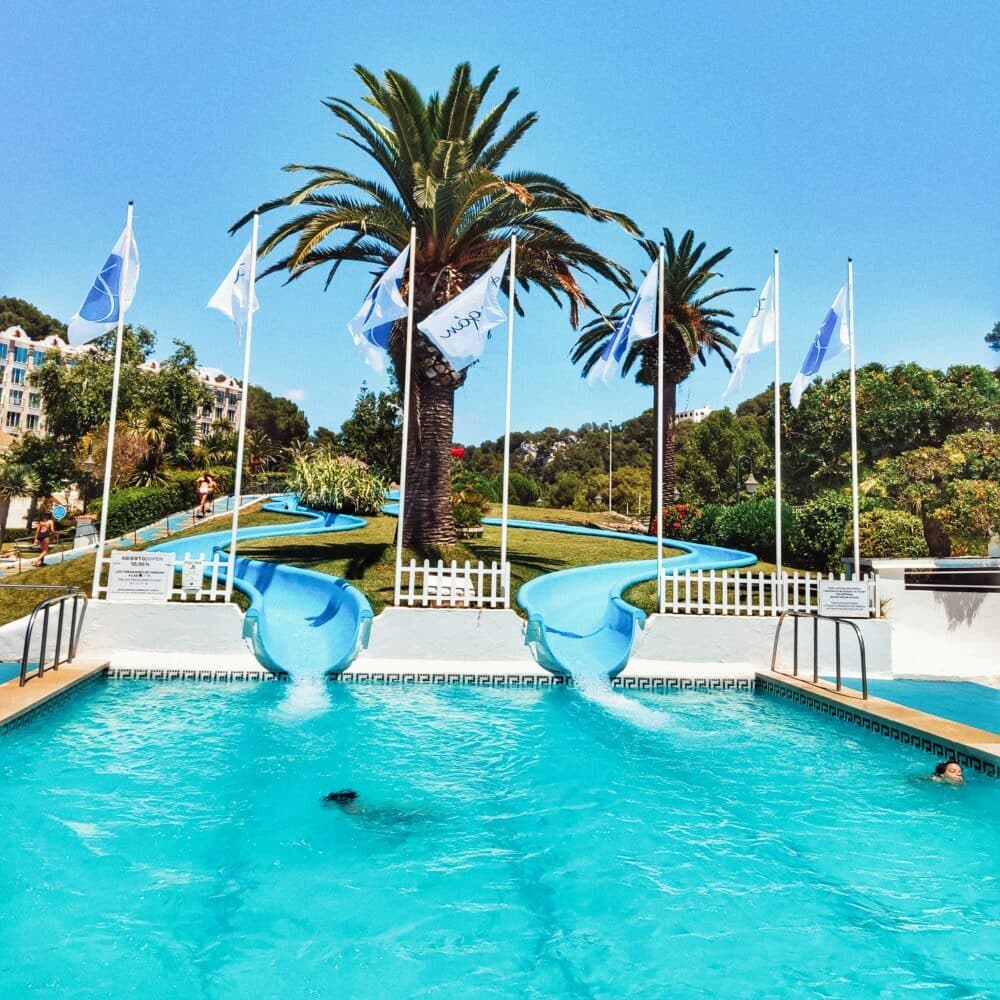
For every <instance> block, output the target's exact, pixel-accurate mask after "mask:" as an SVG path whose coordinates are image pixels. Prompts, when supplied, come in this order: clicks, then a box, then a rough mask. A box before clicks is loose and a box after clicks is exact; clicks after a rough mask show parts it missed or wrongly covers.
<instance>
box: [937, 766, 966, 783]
mask: <svg viewBox="0 0 1000 1000" xmlns="http://www.w3.org/2000/svg"><path fill="white" fill-rule="evenodd" d="M930 777H931V781H943V782H944V783H945V784H947V785H961V784H964V783H965V775H964V774H962V765H961V764H959V762H958V761H957V760H943V761H941V763H940V764H938V765H937V767H935V768H934V773H933V774H932V775H931V776H930Z"/></svg>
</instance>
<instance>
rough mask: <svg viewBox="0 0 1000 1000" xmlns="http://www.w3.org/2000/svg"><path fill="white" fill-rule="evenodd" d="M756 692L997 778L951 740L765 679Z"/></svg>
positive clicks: (990, 765)
mask: <svg viewBox="0 0 1000 1000" xmlns="http://www.w3.org/2000/svg"><path fill="white" fill-rule="evenodd" d="M757 689H758V691H761V692H763V693H764V694H770V695H776V696H777V697H779V698H784V699H785V700H786V701H791V702H793V703H794V704H796V705H802V706H803V707H805V708H811V709H813V710H814V711H817V712H822V713H823V715H828V716H830V718H832V719H836V720H838V721H839V722H849V723H851V724H852V725H855V726H860V727H861V728H862V729H864V730H866V731H867V732H869V733H876V734H878V735H879V736H885V737H888V738H889V739H891V740H892V741H893V742H895V743H900V744H902V745H903V746H908V747H913V748H914V749H916V750H923V751H924V753H929V754H933V755H934V756H935V757H942V758H946V759H949V758H954V759H956V760H957V761H958V762H959V763H960V764H961V765H962V767H967V768H971V769H972V770H973V771H975V772H977V773H978V774H982V775H985V776H986V777H989V778H1000V768H998V767H997V764H996V762H995V761H992V760H988V759H986V758H983V757H977V756H976V755H975V754H973V753H971V752H970V751H969V749H968V748H967V747H965V746H964V745H963V744H961V743H953V742H951V741H950V740H942V739H940V738H937V737H934V738H932V737H930V736H927V735H926V734H925V733H918V732H916V731H915V730H913V729H908V728H907V727H906V726H903V725H900V724H899V723H897V722H890V721H888V720H885V719H880V718H877V717H876V716H873V715H869V714H868V713H867V712H862V711H858V710H855V709H852V708H850V707H848V706H846V705H841V704H840V703H839V702H835V701H829V700H827V699H826V698H823V697H820V696H819V695H814V694H811V693H810V692H808V691H800V690H799V689H798V688H793V687H790V686H787V685H785V684H781V683H779V682H776V681H772V680H770V679H768V678H764V677H758V678H757Z"/></svg>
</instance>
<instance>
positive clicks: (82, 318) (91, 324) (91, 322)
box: [69, 226, 139, 344]
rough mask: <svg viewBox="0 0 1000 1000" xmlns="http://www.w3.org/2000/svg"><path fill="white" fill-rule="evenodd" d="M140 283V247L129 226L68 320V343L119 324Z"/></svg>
mask: <svg viewBox="0 0 1000 1000" xmlns="http://www.w3.org/2000/svg"><path fill="white" fill-rule="evenodd" d="M138 282H139V248H138V246H136V242H135V236H134V235H133V234H132V230H131V228H130V227H129V226H126V227H125V228H124V229H123V230H122V234H121V236H119V237H118V242H117V243H115V245H114V249H113V250H112V251H111V253H110V254H109V256H108V259H107V260H106V261H105V262H104V267H102V268H101V270H100V272H99V273H98V275H97V277H96V278H95V279H94V283H93V285H92V286H91V288H90V291H89V292H88V294H87V298H86V299H85V300H84V303H83V305H82V306H80V310H79V312H77V313H76V315H75V316H74V317H73V318H72V319H71V320H70V321H69V342H70V343H71V344H83V343H85V342H86V341H88V340H93V339H94V337H99V336H100V335H101V334H102V333H107V331H108V330H110V329H112V328H113V327H115V326H116V325H117V324H118V318H119V310H121V314H124V313H125V312H126V311H127V310H128V307H129V306H130V305H131V304H132V299H133V298H135V287H136V285H137V284H138Z"/></svg>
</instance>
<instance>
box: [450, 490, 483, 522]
mask: <svg viewBox="0 0 1000 1000" xmlns="http://www.w3.org/2000/svg"><path fill="white" fill-rule="evenodd" d="M488 503H489V501H488V500H487V499H486V497H484V496H481V495H480V494H478V493H454V494H452V498H451V513H452V516H453V517H454V518H455V525H456V527H459V528H474V527H475V526H476V525H479V524H482V523H483V515H484V514H485V513H486V507H487V504H488Z"/></svg>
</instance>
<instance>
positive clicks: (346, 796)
mask: <svg viewBox="0 0 1000 1000" xmlns="http://www.w3.org/2000/svg"><path fill="white" fill-rule="evenodd" d="M357 797H358V793H357V792H355V791H353V790H352V789H350V788H345V789H344V791H342V792H328V793H327V794H326V797H325V798H324V799H323V801H324V802H333V803H334V804H335V805H338V806H343V805H347V804H348V803H349V802H353V801H354V800H355V799H356V798H357Z"/></svg>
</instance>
